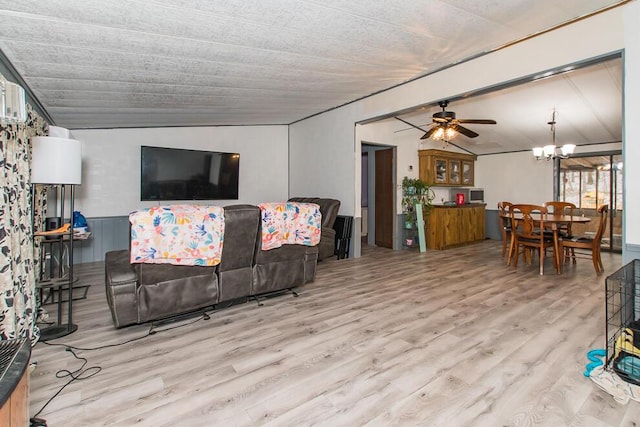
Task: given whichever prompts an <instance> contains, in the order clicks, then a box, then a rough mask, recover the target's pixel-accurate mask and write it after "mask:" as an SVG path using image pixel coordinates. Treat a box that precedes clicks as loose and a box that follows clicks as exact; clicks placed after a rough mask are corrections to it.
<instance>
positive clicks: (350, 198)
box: [290, 2, 640, 243]
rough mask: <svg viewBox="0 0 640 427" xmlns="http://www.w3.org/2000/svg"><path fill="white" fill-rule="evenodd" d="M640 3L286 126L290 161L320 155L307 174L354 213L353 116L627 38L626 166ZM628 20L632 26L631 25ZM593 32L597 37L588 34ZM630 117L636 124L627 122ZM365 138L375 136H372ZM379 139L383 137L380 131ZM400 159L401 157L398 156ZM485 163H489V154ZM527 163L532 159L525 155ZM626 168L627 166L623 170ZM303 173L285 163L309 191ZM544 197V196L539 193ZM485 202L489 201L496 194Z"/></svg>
mask: <svg viewBox="0 0 640 427" xmlns="http://www.w3.org/2000/svg"><path fill="white" fill-rule="evenodd" d="M638 8H639V6H638V2H632V3H630V4H628V5H625V6H622V7H619V8H615V9H612V10H610V11H607V12H605V13H602V14H598V15H596V16H593V17H590V18H588V19H584V20H582V21H579V22H576V23H574V24H572V25H568V26H564V27H562V28H560V29H558V30H555V31H552V32H549V33H546V34H543V35H541V36H538V37H535V38H532V39H529V40H527V41H524V42H522V43H518V44H515V45H513V46H510V47H508V48H506V49H503V50H500V51H498V52H495V53H492V54H489V55H485V56H482V57H480V58H477V59H475V60H472V61H468V62H465V63H462V64H459V65H457V66H455V67H452V68H449V69H447V70H444V71H442V72H440V73H437V74H433V75H431V76H427V77H424V78H422V79H418V80H415V81H412V82H410V83H407V84H405V85H402V86H398V87H396V88H393V89H390V90H387V91H385V92H382V93H379V94H377V95H374V96H371V97H368V98H365V99H363V100H360V101H357V102H354V103H351V104H348V105H345V106H343V107H340V108H337V109H335V110H332V111H330V112H327V113H325V114H320V115H317V116H314V117H311V118H309V119H307V120H304V121H301V122H298V123H296V124H294V125H292V126H291V132H290V143H291V147H292V149H291V151H290V153H291V163H292V164H304V161H305V158H313V159H316V158H317V159H321V160H320V161H319V162H318V163H317V164H314V165H313V172H314V174H313V179H314V180H315V181H316V182H319V183H321V188H322V189H332V188H333V189H335V190H334V191H335V192H336V193H339V195H338V198H340V199H341V201H342V203H343V206H345V207H348V209H347V210H346V214H353V213H354V212H355V209H354V206H356V205H357V203H356V202H355V200H356V196H358V195H359V193H358V191H359V186H360V182H359V181H357V182H353V181H350V179H358V180H359V175H358V173H356V172H357V170H358V168H359V166H358V164H357V162H355V161H354V159H353V156H354V155H355V154H356V153H357V154H358V156H359V153H360V148H359V146H358V143H359V141H360V140H361V139H364V138H358V137H356V143H355V144H354V139H353V125H354V123H355V122H358V121H363V120H367V119H370V118H373V117H376V116H380V115H384V114H388V113H392V112H394V111H398V110H401V109H405V108H408V107H412V106H416V105H421V104H424V103H428V102H435V101H436V100H438V99H445V98H448V97H452V96H455V95H458V94H463V93H466V92H469V91H473V90H477V89H480V88H486V87H491V86H494V85H497V84H500V83H502V82H505V81H511V80H515V79H519V78H522V77H525V76H529V75H533V74H536V73H539V72H540V71H545V70H549V69H552V68H556V67H559V66H562V65H567V64H571V63H574V62H579V61H582V60H585V59H589V58H594V57H598V56H602V55H607V54H610V53H612V52H616V51H620V50H621V49H624V48H625V46H626V45H625V43H628V46H627V48H628V49H627V51H626V52H625V72H626V73H627V79H626V81H625V84H626V85H627V86H626V88H625V89H629V88H630V89H631V90H633V94H634V96H633V97H631V96H629V95H628V94H627V96H626V97H625V108H626V115H625V117H626V128H625V129H626V139H627V142H626V146H625V150H629V145H630V144H634V145H635V147H634V148H633V149H632V150H631V151H627V156H626V159H625V164H626V165H628V164H629V163H630V162H629V158H628V157H629V155H630V154H631V155H633V158H634V159H638V158H640V156H639V154H640V146H638V144H640V122H639V121H637V120H635V118H636V117H638V116H639V115H640V111H639V110H640V93H639V92H640V89H639V87H638V86H640V82H639V81H638V79H637V76H638V75H640V41H638V35H637V32H638V29H637V22H638V17H639V16H640V14H639V13H638ZM625 23H626V25H627V28H626V32H627V34H625V26H624V24H625ZM633 26H635V27H634V28H632V27H633ZM595 34H597V37H596V36H594V35H595ZM625 37H626V39H625ZM629 70H632V71H634V74H632V75H629ZM632 79H635V81H634V82H633V84H631V83H630V82H629V81H630V80H632ZM630 86H631V87H630ZM630 111H633V112H635V113H634V114H635V115H633V117H631V116H630V115H629V112H630ZM632 118H633V120H634V121H635V122H633V121H632ZM630 135H633V138H634V141H633V142H632V143H630V142H629V136H630ZM368 137H369V138H372V139H373V140H376V137H375V136H368ZM379 139H384V137H380V138H379ZM354 149H355V150H354ZM354 151H355V152H354ZM324 153H333V154H334V155H339V156H340V157H342V156H344V159H347V160H344V159H342V158H331V159H329V158H327V156H326V155H325V154H324ZM526 157H527V154H523V157H522V158H523V159H525V158H526ZM398 158H399V159H401V155H400V154H399V155H398ZM518 158H519V156H518ZM358 160H359V159H358ZM401 161H402V160H399V163H398V165H397V171H398V174H399V175H400V174H402V173H403V171H405V170H406V168H407V167H408V164H407V163H404V164H401V163H400V162H401ZM410 161H413V160H410ZM525 161H526V160H525ZM321 162H322V163H321ZM484 162H485V160H481V161H480V162H479V164H480V167H481V168H482V167H483V164H484ZM487 162H491V161H490V160H487ZM528 162H529V163H531V160H529V161H528ZM358 163H359V162H358ZM487 166H490V163H487ZM529 166H530V167H533V164H529ZM536 167H537V168H538V169H536V170H538V171H540V172H541V173H542V171H541V169H540V168H539V166H537V165H536ZM625 169H628V168H625ZM487 170H490V169H487ZM626 172H627V170H625V173H626ZM305 174H306V170H305V168H304V167H295V168H293V167H292V168H291V169H290V179H291V181H292V188H293V185H294V184H293V182H294V181H297V182H300V183H304V184H301V188H302V187H304V189H306V190H307V191H309V192H313V190H314V189H315V188H318V187H317V186H316V185H315V184H314V181H312V180H310V179H306V178H305ZM495 175H496V176H493V177H492V176H490V174H489V173H488V172H487V173H485V174H484V175H481V177H480V180H479V181H478V185H479V186H488V185H490V184H493V183H495V182H498V181H499V180H500V179H502V177H503V174H502V173H501V172H500V169H498V170H496V172H495ZM545 175H547V176H549V178H548V179H549V180H552V177H551V175H552V174H551V173H549V174H545ZM637 175H640V172H637V173H636V175H635V176H636V181H635V182H638V180H637ZM476 177H478V175H476ZM625 182H626V183H627V188H626V191H627V196H628V198H627V199H628V200H629V198H630V197H633V196H634V195H635V199H637V198H638V196H640V194H639V193H640V188H638V189H634V190H631V191H630V189H629V187H630V185H629V180H628V176H627V177H626V178H625ZM483 183H484V184H483ZM527 185H530V184H527ZM542 185H543V187H544V188H546V189H545V190H543V191H545V192H546V191H549V193H548V194H550V195H551V196H552V183H551V182H548V183H547V182H544V183H543V184H542ZM514 191H515V190H514ZM545 194H546V193H545ZM496 197H497V196H496ZM511 198H513V199H515V200H519V199H521V197H520V195H519V194H513V197H511ZM545 198H549V197H547V196H545ZM522 199H524V197H523V198H522ZM491 201H492V202H493V201H495V199H492V200H491ZM626 205H627V208H628V207H629V205H630V203H629V202H627V203H626ZM632 212H633V218H638V221H636V223H637V222H640V207H638V208H636V210H631V211H629V210H627V212H626V214H627V218H629V217H630V216H631V215H632ZM627 242H635V243H638V242H640V225H636V227H635V228H634V229H633V230H631V229H629V230H628V232H627Z"/></svg>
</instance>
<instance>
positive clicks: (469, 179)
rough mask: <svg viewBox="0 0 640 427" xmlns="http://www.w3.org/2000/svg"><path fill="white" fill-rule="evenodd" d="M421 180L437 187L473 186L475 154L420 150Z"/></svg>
mask: <svg viewBox="0 0 640 427" xmlns="http://www.w3.org/2000/svg"><path fill="white" fill-rule="evenodd" d="M418 158H419V170H420V179H421V180H422V181H424V182H426V183H427V184H429V185H435V186H469V187H472V186H473V182H474V179H473V173H474V162H475V160H476V158H477V156H475V155H474V154H464V153H454V152H452V151H444V150H419V151H418Z"/></svg>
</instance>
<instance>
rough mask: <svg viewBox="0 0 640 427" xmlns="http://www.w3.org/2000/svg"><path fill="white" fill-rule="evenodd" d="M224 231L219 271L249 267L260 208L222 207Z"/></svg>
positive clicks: (258, 225)
mask: <svg viewBox="0 0 640 427" xmlns="http://www.w3.org/2000/svg"><path fill="white" fill-rule="evenodd" d="M224 217H225V233H224V244H223V245H222V261H221V262H220V266H219V269H220V270H219V271H228V270H235V269H238V268H242V267H251V266H252V265H253V260H254V257H255V251H256V239H257V236H258V230H259V228H260V209H259V208H258V207H257V206H254V205H230V206H225V208H224Z"/></svg>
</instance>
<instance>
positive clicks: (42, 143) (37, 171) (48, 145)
mask: <svg viewBox="0 0 640 427" xmlns="http://www.w3.org/2000/svg"><path fill="white" fill-rule="evenodd" d="M31 149H32V151H31V184H46V185H53V186H56V188H59V189H60V192H59V194H58V200H57V202H58V203H59V207H60V210H59V212H58V216H59V217H60V218H61V220H62V222H63V223H64V222H65V214H64V206H65V199H66V194H65V190H66V188H67V187H69V188H70V194H69V205H70V213H69V223H70V228H69V230H68V231H65V232H64V233H63V234H60V235H58V236H57V237H58V238H60V246H61V251H60V254H59V256H60V261H59V262H60V264H62V252H63V251H62V249H63V245H64V239H65V238H68V244H69V257H68V259H69V277H68V279H67V280H62V277H59V278H58V279H59V282H57V283H56V284H54V285H53V286H51V288H55V287H57V288H58V292H59V294H58V321H57V324H55V325H52V326H49V327H46V328H43V329H41V331H40V339H41V340H42V341H47V340H51V339H56V338H60V337H63V336H65V335H69V334H71V333H73V332H75V331H76V330H77V329H78V326H77V325H74V324H73V310H72V304H73V281H74V278H73V210H74V206H73V205H74V198H75V189H74V186H76V185H79V184H81V183H82V144H81V143H80V141H77V140H75V139H69V138H66V137H57V136H36V137H33V138H31ZM65 287H67V289H68V298H67V321H66V323H63V320H62V310H63V306H62V291H63V289H64V288H65Z"/></svg>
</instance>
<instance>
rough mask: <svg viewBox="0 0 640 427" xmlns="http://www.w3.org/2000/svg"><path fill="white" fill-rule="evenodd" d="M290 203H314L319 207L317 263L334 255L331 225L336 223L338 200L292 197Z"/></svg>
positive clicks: (334, 235)
mask: <svg viewBox="0 0 640 427" xmlns="http://www.w3.org/2000/svg"><path fill="white" fill-rule="evenodd" d="M289 201H290V202H298V203H315V204H316V205H318V206H320V213H321V214H322V235H321V237H320V244H318V261H321V260H323V259H325V258H329V257H331V256H333V255H335V251H336V230H334V229H333V225H334V224H335V222H336V218H337V216H338V211H339V210H340V200H336V199H326V198H321V197H292V198H290V199H289Z"/></svg>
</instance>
